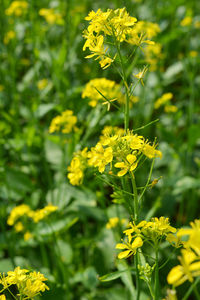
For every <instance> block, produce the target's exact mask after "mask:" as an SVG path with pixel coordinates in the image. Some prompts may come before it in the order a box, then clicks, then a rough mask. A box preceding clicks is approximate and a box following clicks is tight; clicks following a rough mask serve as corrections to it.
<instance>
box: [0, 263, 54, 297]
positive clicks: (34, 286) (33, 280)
mask: <svg viewBox="0 0 200 300" xmlns="http://www.w3.org/2000/svg"><path fill="white" fill-rule="evenodd" d="M46 280H47V279H46V278H45V277H44V275H43V274H41V273H40V272H35V271H34V272H30V273H29V271H28V270H26V269H20V267H17V268H15V269H14V271H9V272H8V273H7V276H6V275H5V274H3V275H1V276H0V284H2V285H3V287H4V289H7V288H8V287H9V286H10V285H13V284H16V285H17V289H18V291H19V296H20V298H22V299H29V298H31V299H32V298H34V297H35V296H36V295H38V294H39V293H40V292H44V291H45V290H49V287H48V286H47V285H46V284H45V283H44V282H43V281H46ZM3 296H4V295H1V296H0V299H2V300H5V299H6V298H5V296H4V297H3Z"/></svg>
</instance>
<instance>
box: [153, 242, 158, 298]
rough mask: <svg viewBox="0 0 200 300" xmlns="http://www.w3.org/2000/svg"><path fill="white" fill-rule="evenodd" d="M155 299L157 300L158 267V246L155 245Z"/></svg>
mask: <svg viewBox="0 0 200 300" xmlns="http://www.w3.org/2000/svg"><path fill="white" fill-rule="evenodd" d="M154 288H155V292H154V295H155V298H154V300H159V266H158V246H157V245H156V267H155V286H154Z"/></svg>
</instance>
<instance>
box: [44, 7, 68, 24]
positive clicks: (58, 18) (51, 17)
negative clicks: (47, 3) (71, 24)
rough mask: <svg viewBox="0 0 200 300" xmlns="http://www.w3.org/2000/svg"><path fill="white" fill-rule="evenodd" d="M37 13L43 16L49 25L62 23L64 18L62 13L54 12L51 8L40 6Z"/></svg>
mask: <svg viewBox="0 0 200 300" xmlns="http://www.w3.org/2000/svg"><path fill="white" fill-rule="evenodd" d="M39 15H40V16H42V17H44V18H45V20H46V22H47V23H49V24H50V25H53V24H57V25H63V24H64V20H63V18H62V15H61V14H60V13H58V12H55V10H54V9H53V8H42V9H40V10H39Z"/></svg>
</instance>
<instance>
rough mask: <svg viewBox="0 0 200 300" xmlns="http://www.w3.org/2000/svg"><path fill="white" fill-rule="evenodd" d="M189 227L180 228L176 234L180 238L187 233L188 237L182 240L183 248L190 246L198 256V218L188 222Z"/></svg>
mask: <svg viewBox="0 0 200 300" xmlns="http://www.w3.org/2000/svg"><path fill="white" fill-rule="evenodd" d="M190 226H191V228H187V229H184V228H181V229H180V230H179V231H178V232H177V236H178V237H179V238H181V237H182V236H185V235H188V236H189V238H188V240H187V241H186V242H184V247H185V248H192V249H193V250H194V251H195V252H196V253H197V254H198V255H199V256H200V220H195V221H194V222H191V223H190Z"/></svg>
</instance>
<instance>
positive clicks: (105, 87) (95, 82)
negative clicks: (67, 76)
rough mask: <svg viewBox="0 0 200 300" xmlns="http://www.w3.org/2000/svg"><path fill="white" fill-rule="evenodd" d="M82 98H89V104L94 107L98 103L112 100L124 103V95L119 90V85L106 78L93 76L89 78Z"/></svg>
mask: <svg viewBox="0 0 200 300" xmlns="http://www.w3.org/2000/svg"><path fill="white" fill-rule="evenodd" d="M82 98H83V99H84V98H89V99H90V101H89V105H90V106H92V107H95V106H96V105H97V104H98V103H103V102H104V103H105V100H106V99H108V100H107V102H112V101H115V100H117V101H118V102H120V103H125V96H124V95H123V94H122V92H121V91H120V85H119V84H117V83H116V82H115V81H112V80H108V79H106V78H95V79H92V80H90V81H89V82H88V83H87V84H86V86H85V88H84V90H83V92H82Z"/></svg>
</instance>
